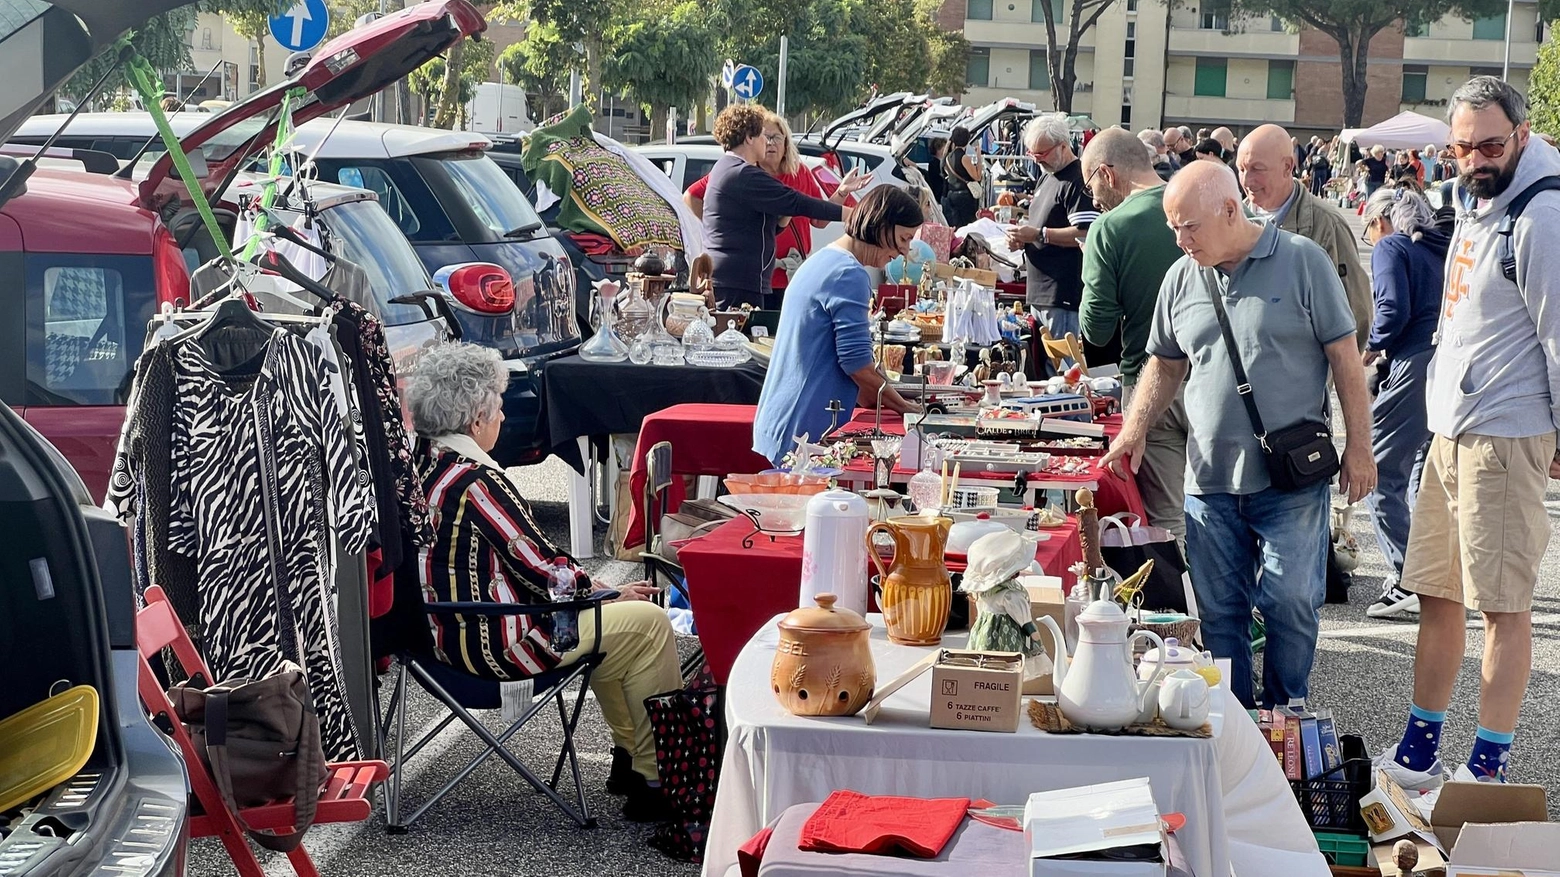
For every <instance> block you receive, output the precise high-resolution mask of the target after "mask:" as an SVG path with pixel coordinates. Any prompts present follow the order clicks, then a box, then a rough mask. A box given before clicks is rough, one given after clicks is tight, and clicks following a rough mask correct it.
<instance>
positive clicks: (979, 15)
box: [964, 0, 991, 21]
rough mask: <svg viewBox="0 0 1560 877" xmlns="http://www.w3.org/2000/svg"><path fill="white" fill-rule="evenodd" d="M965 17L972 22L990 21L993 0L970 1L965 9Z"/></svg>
mask: <svg viewBox="0 0 1560 877" xmlns="http://www.w3.org/2000/svg"><path fill="white" fill-rule="evenodd" d="M964 17H965V18H967V19H969V20H970V21H990V20H991V0H970V2H969V5H968V6H967V7H965V11H964Z"/></svg>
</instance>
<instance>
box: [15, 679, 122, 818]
mask: <svg viewBox="0 0 1560 877" xmlns="http://www.w3.org/2000/svg"><path fill="white" fill-rule="evenodd" d="M97 730H98V693H97V689H95V688H93V687H91V686H90V685H78V686H76V687H75V688H72V689H69V690H67V691H64V692H61V693H60V694H56V695H54V696H53V697H51V698H49V699H48V700H45V701H43V702H42V703H36V704H33V705H32V706H30V707H28V708H27V709H24V710H22V711H21V712H19V713H16V714H15V715H13V716H10V717H9V718H6V719H4V720H0V813H4V812H5V811H7V810H10V809H11V808H13V807H16V806H17V805H20V804H25V803H27V802H28V801H29V800H30V799H32V797H33V796H35V795H37V794H39V793H42V792H46V791H48V790H49V789H52V788H54V787H55V786H57V785H59V784H60V783H62V782H64V781H65V780H67V779H70V778H71V777H73V776H75V775H76V772H77V771H79V770H81V768H82V767H83V766H84V765H85V764H86V763H87V759H88V758H90V757H91V755H92V748H93V747H94V746H96V745H97Z"/></svg>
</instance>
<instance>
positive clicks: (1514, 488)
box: [1402, 433, 1555, 612]
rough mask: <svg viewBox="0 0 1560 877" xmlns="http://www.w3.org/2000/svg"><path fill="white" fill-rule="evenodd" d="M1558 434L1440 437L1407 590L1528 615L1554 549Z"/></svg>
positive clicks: (1434, 445) (1413, 532)
mask: <svg viewBox="0 0 1560 877" xmlns="http://www.w3.org/2000/svg"><path fill="white" fill-rule="evenodd" d="M1554 455H1555V436H1554V434H1553V433H1549V434H1546V435H1537V436H1529V437H1527V438H1499V437H1495V436H1483V435H1463V436H1459V437H1458V438H1456V439H1449V438H1446V437H1445V436H1440V435H1437V436H1436V437H1435V438H1434V440H1432V441H1431V442H1430V458H1429V460H1427V461H1426V465H1425V472H1424V476H1423V478H1422V480H1421V483H1420V487H1419V499H1418V501H1417V502H1415V503H1414V518H1413V524H1412V526H1411V527H1410V528H1409V534H1408V552H1407V556H1406V557H1405V558H1404V560H1403V581H1402V587H1403V589H1404V590H1406V591H1412V592H1413V593H1416V594H1421V595H1424V596H1427V597H1440V598H1442V599H1445V600H1455V601H1457V602H1460V603H1462V604H1463V605H1465V606H1467V607H1468V608H1470V609H1476V610H1479V611H1481V612H1526V611H1528V610H1529V609H1531V608H1532V605H1533V587H1534V584H1535V583H1536V582H1537V581H1538V564H1539V561H1540V560H1542V559H1543V557H1544V549H1546V548H1547V547H1548V546H1549V513H1548V511H1547V510H1546V509H1545V508H1544V491H1545V489H1546V488H1547V487H1548V486H1549V462H1550V460H1552V459H1554Z"/></svg>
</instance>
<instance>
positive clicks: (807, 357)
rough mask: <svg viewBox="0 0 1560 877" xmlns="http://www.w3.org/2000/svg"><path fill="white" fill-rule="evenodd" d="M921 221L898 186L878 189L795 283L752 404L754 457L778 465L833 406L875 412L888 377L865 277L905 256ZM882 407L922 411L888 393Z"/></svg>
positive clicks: (823, 422) (824, 423) (819, 429)
mask: <svg viewBox="0 0 1560 877" xmlns="http://www.w3.org/2000/svg"><path fill="white" fill-rule="evenodd" d="M924 221H925V219H924V217H923V216H922V214H921V207H920V205H918V204H916V202H915V199H914V198H912V197H910V196H909V195H908V194H906V193H905V192H903V191H902V190H900V189H899V188H897V187H895V186H879V187H877V188H875V189H873V190H872V191H871V192H868V193H867V194H866V196H864V197H863V198H862V199H861V202H860V203H859V204H857V205H856V208H855V210H853V211H852V212H851V214H850V216H849V218H848V219H847V220H846V222H845V236H844V237H842V238H840V239H839V240H837V241H835V242H834V243H832V244H830V245H829V246H827V247H824V248H823V249H821V250H819V251H817V252H816V253H814V254H813V255H812V256H811V257H810V258H809V259H808V260H807V261H806V262H803V263H802V267H801V268H800V269H798V270H797V272H796V273H795V274H794V275H792V277H791V285H790V286H788V287H787V288H786V293H785V307H784V308H783V309H782V310H781V312H780V327H779V329H778V330H777V332H776V333H775V349H774V353H773V354H772V355H771V356H770V358H769V371H768V373H767V374H766V375H765V377H764V390H763V392H762V393H761V394H760V395H759V398H758V417H757V419H756V420H755V421H754V422H753V450H755V451H757V452H758V453H760V454H763V455H764V456H765V457H768V458H769V459H770V460H773V461H774V462H775V464H776V465H778V464H779V462H780V458H781V457H784V456H785V454H786V452H788V451H790V450H791V449H792V448H793V447H794V446H795V443H796V438H797V436H800V435H804V434H805V435H807V436H808V437H809V438H811V439H812V440H814V441H816V440H817V439H819V438H820V437H822V435H823V433H824V431H825V430H827V429H828V428H829V422H830V418H831V415H830V413H829V402H830V401H838V402H839V403H840V407H841V408H843V409H844V411H843V416H844V417H847V418H848V417H850V416H851V414H852V413H853V412H854V411H855V408H856V405H857V404H858V403H859V404H861V405H865V406H872V405H876V404H877V399H878V388H879V387H881V386H882V385H883V383H884V377H883V375H882V373H880V372H879V371H878V370H877V368H876V366H874V365H873V362H872V334H871V331H870V329H869V327H868V323H869V317H868V311H869V309H870V307H871V304H872V281H871V279H870V278H869V277H868V275H867V270H866V269H867V268H869V267H870V268H882V267H883V266H884V265H887V264H888V262H889V260H890V259H892V258H894V257H895V256H900V255H905V254H906V253H908V252H909V251H910V241H911V240H912V239H913V238H914V237H915V230H916V229H917V228H919V227H920V226H921V223H922V222H924ZM882 399H883V407H884V408H886V409H889V410H892V411H896V412H914V411H919V410H920V407H919V406H917V405H915V404H914V403H912V402H909V401H906V400H905V398H904V397H903V396H901V395H899V393H897V392H895V390H894V389H893V388H892V387H889V388H887V389H886V390H884V391H883V396H882Z"/></svg>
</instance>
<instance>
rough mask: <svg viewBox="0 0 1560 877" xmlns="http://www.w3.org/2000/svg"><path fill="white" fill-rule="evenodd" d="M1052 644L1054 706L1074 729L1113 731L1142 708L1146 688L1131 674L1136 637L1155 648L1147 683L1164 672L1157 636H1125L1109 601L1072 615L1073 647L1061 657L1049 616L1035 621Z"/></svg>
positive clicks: (1123, 618) (1058, 634)
mask: <svg viewBox="0 0 1560 877" xmlns="http://www.w3.org/2000/svg"><path fill="white" fill-rule="evenodd" d="M1036 620H1037V621H1039V622H1040V623H1041V624H1042V625H1044V626H1045V627H1046V629H1048V630H1050V632H1051V637H1052V639H1053V640H1054V641H1055V643H1056V655H1057V659H1056V662H1055V669H1053V670H1052V680H1053V681H1054V682H1055V685H1056V704H1057V706H1059V707H1061V710H1062V715H1064V716H1066V717H1067V720H1068V721H1070V722H1072V723H1073V724H1075V725H1081V726H1083V727H1085V728H1088V729H1090V730H1095V731H1117V730H1120V729H1122V728H1125V727H1126V726H1127V725H1130V724H1132V722H1133V721H1134V720H1135V719H1137V717H1138V715H1139V714H1140V713H1143V712H1144V711H1145V710H1146V709H1147V708H1148V697H1149V695H1150V693H1151V688H1150V685H1149V683H1148V682H1144V681H1139V679H1138V678H1137V674H1136V673H1134V672H1133V670H1132V643H1133V642H1134V641H1136V640H1137V639H1138V638H1139V637H1142V638H1143V639H1146V640H1148V641H1149V642H1151V643H1153V644H1154V645H1155V646H1156V647H1157V648H1158V649H1159V657H1158V659H1157V660H1156V662H1155V666H1154V668H1153V673H1151V674H1149V678H1150V679H1152V678H1153V677H1154V676H1156V675H1158V673H1159V671H1160V670H1162V669H1164V654H1165V644H1164V641H1163V640H1161V639H1160V638H1159V635H1158V634H1155V633H1152V632H1150V631H1147V630H1140V631H1137V632H1136V633H1134V634H1132V635H1131V636H1128V635H1127V628H1128V627H1130V625H1131V623H1130V621H1129V620H1128V618H1127V614H1126V613H1125V612H1123V611H1122V610H1121V607H1120V606H1118V605H1116V603H1115V601H1113V600H1095V601H1094V602H1092V603H1090V604H1089V605H1088V607H1087V608H1085V609H1084V610H1083V611H1082V612H1081V613H1079V615H1078V647H1077V649H1076V650H1074V652H1073V656H1072V658H1070V659H1069V658H1067V657H1065V655H1066V645H1065V643H1066V640H1065V639H1064V638H1063V636H1062V630H1061V628H1060V627H1057V625H1056V622H1055V621H1054V620H1052V619H1051V618H1050V617H1049V616H1041V617H1040V618H1038V619H1036Z"/></svg>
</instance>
